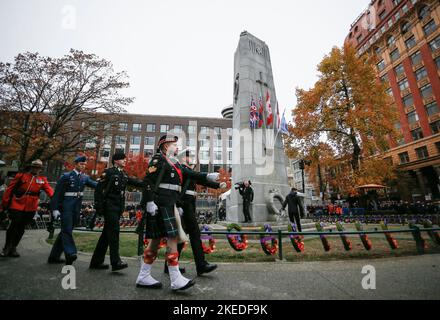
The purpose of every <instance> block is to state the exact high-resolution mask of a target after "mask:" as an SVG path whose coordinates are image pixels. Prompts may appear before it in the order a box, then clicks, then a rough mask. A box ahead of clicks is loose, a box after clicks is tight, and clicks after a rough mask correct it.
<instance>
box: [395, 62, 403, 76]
mask: <svg viewBox="0 0 440 320" xmlns="http://www.w3.org/2000/svg"><path fill="white" fill-rule="evenodd" d="M394 71H395V72H396V77H400V76H401V75H402V74H404V73H405V69H404V68H403V64H399V65H398V66H397V67H395V68H394Z"/></svg>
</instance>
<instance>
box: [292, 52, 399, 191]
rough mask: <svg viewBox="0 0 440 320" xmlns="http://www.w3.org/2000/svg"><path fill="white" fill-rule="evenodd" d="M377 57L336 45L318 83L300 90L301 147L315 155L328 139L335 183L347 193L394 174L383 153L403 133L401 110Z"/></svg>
mask: <svg viewBox="0 0 440 320" xmlns="http://www.w3.org/2000/svg"><path fill="white" fill-rule="evenodd" d="M374 59H375V58H373V57H370V56H368V55H365V56H361V57H358V56H357V55H356V50H355V49H354V48H353V47H351V46H349V45H346V46H344V47H343V48H337V47H335V48H333V50H332V51H331V52H330V54H329V55H327V56H325V57H324V59H323V60H322V62H321V63H320V64H319V65H318V71H319V75H318V77H319V79H318V81H317V82H316V83H315V85H314V87H313V88H311V89H310V90H304V89H297V91H296V95H297V100H298V102H297V106H296V108H295V109H294V110H293V123H294V125H293V127H292V128H291V133H292V135H293V137H294V141H295V143H294V144H295V148H297V149H298V150H299V154H301V155H305V156H306V157H307V156H310V157H311V158H313V154H315V156H316V147H318V149H319V146H320V143H321V142H323V141H325V143H326V145H328V146H329V147H330V148H331V149H332V153H333V154H332V157H333V159H334V161H333V163H331V164H332V167H331V168H329V174H330V179H331V180H332V181H331V182H332V184H333V185H334V187H335V188H336V189H338V191H339V192H341V193H345V194H348V193H354V192H355V187H356V186H357V185H360V184H365V183H378V184H383V183H385V182H386V181H387V180H389V179H392V178H393V177H394V168H393V167H392V166H391V165H390V164H388V163H387V162H385V161H384V160H382V158H381V157H380V155H381V154H382V153H383V152H384V151H386V150H387V149H389V147H390V143H392V141H396V140H397V139H398V138H399V133H398V132H397V130H396V126H395V125H396V123H398V113H397V110H396V107H395V106H394V105H393V104H392V102H391V99H390V97H389V96H388V94H387V93H386V88H385V85H384V84H382V83H381V82H380V81H379V80H378V77H377V72H376V69H375V61H374ZM321 146H322V145H321ZM312 160H314V161H315V162H314V163H315V165H316V161H317V160H316V159H312Z"/></svg>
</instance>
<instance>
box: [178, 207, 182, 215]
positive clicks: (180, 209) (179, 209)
mask: <svg viewBox="0 0 440 320" xmlns="http://www.w3.org/2000/svg"><path fill="white" fill-rule="evenodd" d="M177 211H179V214H180V216H183V209H182V208H177Z"/></svg>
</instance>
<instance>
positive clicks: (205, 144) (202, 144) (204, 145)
mask: <svg viewBox="0 0 440 320" xmlns="http://www.w3.org/2000/svg"><path fill="white" fill-rule="evenodd" d="M200 147H201V148H209V139H201V140H200Z"/></svg>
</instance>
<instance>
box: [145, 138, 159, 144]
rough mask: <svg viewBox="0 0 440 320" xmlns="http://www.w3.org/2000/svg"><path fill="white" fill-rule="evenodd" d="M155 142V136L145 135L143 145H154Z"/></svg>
mask: <svg viewBox="0 0 440 320" xmlns="http://www.w3.org/2000/svg"><path fill="white" fill-rule="evenodd" d="M155 144H156V137H145V140H144V145H146V146H154V145H155Z"/></svg>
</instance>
